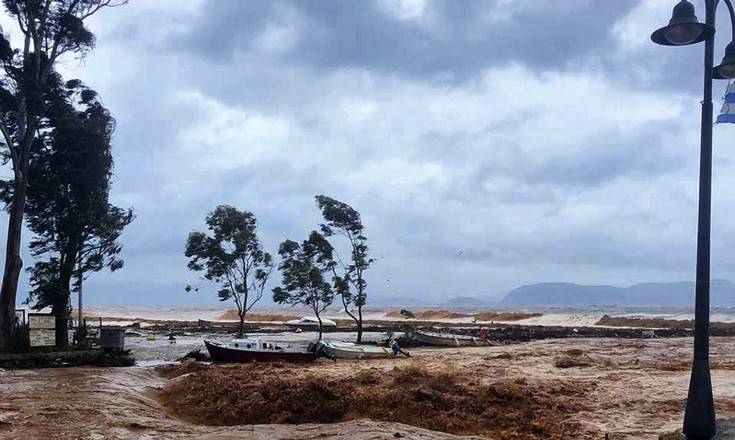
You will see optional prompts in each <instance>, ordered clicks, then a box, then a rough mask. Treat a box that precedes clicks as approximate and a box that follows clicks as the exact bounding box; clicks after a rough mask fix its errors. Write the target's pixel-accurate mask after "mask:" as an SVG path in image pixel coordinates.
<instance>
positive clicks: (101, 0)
mask: <svg viewBox="0 0 735 440" xmlns="http://www.w3.org/2000/svg"><path fill="white" fill-rule="evenodd" d="M126 2H127V0H3V5H4V6H5V10H6V12H7V13H8V14H9V15H10V16H11V17H12V18H13V19H15V21H16V22H17V23H18V27H19V28H20V31H21V33H22V34H23V36H24V38H23V41H22V43H21V45H20V47H19V48H16V49H13V48H12V46H11V44H10V42H9V41H8V40H7V39H5V38H4V37H2V38H0V64H2V68H3V73H2V75H0V76H1V78H0V134H1V135H2V140H3V143H4V145H3V147H4V148H5V150H6V153H7V156H8V157H9V161H10V162H11V164H12V168H13V188H12V194H11V197H12V199H11V201H10V205H9V206H8V211H9V216H8V217H9V218H8V237H7V246H6V249H5V267H4V272H3V281H2V286H0V351H3V350H4V348H5V347H7V346H8V345H9V343H10V340H11V337H12V333H13V323H14V318H15V312H14V310H15V299H16V294H17V290H18V279H19V276H20V271H21V268H22V267H23V261H22V260H21V258H20V247H21V232H22V228H23V214H24V212H25V204H26V198H27V195H28V186H29V184H30V176H29V166H30V162H31V158H32V156H33V154H32V153H33V149H34V148H35V147H37V146H39V145H40V143H39V142H37V138H38V134H39V130H40V125H41V121H42V119H43V117H44V116H45V108H44V99H43V95H44V93H45V92H46V91H47V89H48V79H49V76H50V75H51V72H52V71H53V69H54V65H55V63H56V61H58V60H59V58H60V57H62V56H64V55H65V54H70V53H73V54H76V55H78V56H84V55H85V54H86V53H87V52H88V51H90V50H91V49H92V48H93V47H94V42H95V38H94V34H93V33H92V32H90V31H89V30H88V29H86V28H85V27H84V20H85V19H87V18H88V17H90V16H91V15H93V14H95V13H96V12H97V11H99V10H100V9H102V8H104V7H107V6H117V5H120V4H124V3H126Z"/></svg>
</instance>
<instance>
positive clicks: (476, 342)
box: [414, 332, 490, 347]
mask: <svg viewBox="0 0 735 440" xmlns="http://www.w3.org/2000/svg"><path fill="white" fill-rule="evenodd" d="M414 337H415V338H416V340H418V341H419V342H423V343H424V344H429V345H439V346H443V347H479V346H486V345H490V343H489V342H488V341H487V340H486V339H481V338H475V337H472V336H463V335H462V336H460V335H440V334H429V333H424V332H416V334H415V336H414Z"/></svg>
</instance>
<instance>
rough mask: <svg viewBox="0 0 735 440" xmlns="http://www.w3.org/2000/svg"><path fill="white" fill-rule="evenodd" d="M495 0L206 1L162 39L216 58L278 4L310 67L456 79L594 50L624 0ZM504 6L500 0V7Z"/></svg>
mask: <svg viewBox="0 0 735 440" xmlns="http://www.w3.org/2000/svg"><path fill="white" fill-rule="evenodd" d="M498 3H499V2H497V1H492V0H487V1H474V2H464V1H451V0H443V1H442V0H437V1H432V2H428V4H427V8H428V11H426V15H427V16H430V17H432V18H433V19H434V20H435V22H434V21H432V25H431V26H422V25H420V24H417V23H415V22H411V21H400V20H397V19H395V18H394V17H390V16H388V15H387V14H386V13H385V12H384V11H381V10H380V9H379V8H378V7H377V6H376V3H375V2H369V1H345V2H298V1H272V2H268V3H266V4H263V3H253V2H240V1H233V0H209V1H208V2H207V3H206V5H205V7H204V9H203V10H204V11H206V13H203V14H201V15H200V17H199V20H198V21H197V22H196V23H194V24H193V25H192V27H191V28H190V29H189V30H188V32H186V34H184V35H177V36H176V37H175V39H174V40H172V41H171V46H172V47H175V48H176V49H178V50H180V51H184V52H194V53H198V54H200V55H202V56H204V57H205V58H209V59H211V60H216V61H220V62H227V61H232V60H233V59H234V57H235V54H236V53H237V52H238V51H243V52H249V51H251V50H252V41H253V39H254V37H255V36H256V35H258V34H259V33H260V32H262V31H263V30H264V29H265V28H266V26H267V25H268V24H269V23H272V22H274V21H275V22H278V21H279V20H280V21H283V19H282V17H281V16H282V15H283V14H285V12H284V11H289V13H295V14H297V15H298V16H299V17H302V18H303V20H304V25H303V26H302V27H301V28H300V29H299V36H298V42H297V44H296V45H294V46H293V47H292V48H291V49H290V50H289V51H288V52H287V53H285V54H283V55H281V56H282V57H283V59H284V60H289V61H290V62H293V61H297V62H299V63H302V64H305V65H307V66H310V67H311V68H315V69H318V70H323V69H334V68H340V67H360V68H366V69H378V70H382V71H385V72H389V73H394V74H403V75H409V76H411V77H417V78H431V79H435V78H438V79H443V80H450V81H455V80H464V79H468V78H471V77H472V75H473V74H475V73H477V72H478V71H480V70H482V69H485V68H487V67H488V66H496V65H502V64H506V63H508V62H521V63H524V64H528V65H531V66H533V67H534V68H535V69H541V70H543V69H560V68H564V67H566V66H567V65H568V64H569V63H571V62H573V61H575V60H577V59H579V58H580V57H583V56H584V55H585V54H589V53H594V52H595V51H596V50H599V46H600V44H601V43H602V42H604V41H606V40H607V39H608V38H609V31H610V29H611V28H612V26H613V25H614V24H615V23H616V21H617V20H618V19H620V18H621V17H623V16H624V15H625V14H626V13H627V12H628V11H629V10H630V9H631V7H632V6H633V5H634V4H635V2H634V1H633V0H624V1H614V2H599V1H588V0H576V1H571V2H533V4H532V5H530V4H529V5H528V6H523V7H521V8H520V10H519V11H517V12H514V13H513V14H511V16H510V19H507V20H506V19H497V20H491V19H489V18H488V17H489V16H490V15H491V14H492V13H493V12H494V11H496V10H497V9H499V8H501V6H500V5H499V4H498ZM505 7H508V6H505Z"/></svg>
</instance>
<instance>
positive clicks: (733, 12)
mask: <svg viewBox="0 0 735 440" xmlns="http://www.w3.org/2000/svg"><path fill="white" fill-rule="evenodd" d="M722 1H724V2H725V5H727V11H728V12H729V13H730V29H732V40H733V41H735V6H733V3H732V0H722ZM705 3H706V4H707V9H708V10H711V11H712V17H713V20H714V17H715V16H716V15H717V6H719V4H720V0H707V1H706V2H705ZM709 24H711V25H712V26H714V25H715V24H714V23H709Z"/></svg>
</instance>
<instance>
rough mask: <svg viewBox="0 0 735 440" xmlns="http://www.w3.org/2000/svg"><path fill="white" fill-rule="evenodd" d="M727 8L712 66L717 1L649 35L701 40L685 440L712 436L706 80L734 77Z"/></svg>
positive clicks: (685, 5)
mask: <svg viewBox="0 0 735 440" xmlns="http://www.w3.org/2000/svg"><path fill="white" fill-rule="evenodd" d="M722 1H724V2H725V4H726V5H727V8H728V10H729V12H730V21H731V22H732V31H733V42H731V43H730V44H728V45H727V49H726V50H725V58H724V59H723V60H722V63H721V64H720V65H719V66H717V67H714V48H715V16H716V12H717V6H718V5H719V3H720V0H705V5H706V19H705V23H700V22H699V21H698V20H697V16H696V15H695V13H694V5H693V4H691V3H690V2H688V1H687V0H681V1H680V2H679V3H678V4H677V5H676V6H674V12H673V14H672V17H671V21H670V22H669V25H668V26H664V27H662V28H661V29H659V30H657V31H656V32H654V33H653V34H652V35H651V40H653V42H654V43H657V44H661V45H664V46H686V45H689V44H695V43H700V42H702V41H704V99H703V100H702V146H701V151H700V158H699V227H698V231H697V285H696V293H695V296H696V299H695V309H694V361H693V363H692V375H691V378H690V380H689V394H688V396H687V404H686V412H685V413H684V434H685V435H686V436H687V439H689V440H703V439H707V440H709V439H711V438H712V437H714V435H715V433H716V431H715V407H714V401H713V399H712V381H711V379H710V371H709V285H710V216H711V202H712V122H713V121H712V79H713V78H716V79H730V78H735V8H733V3H732V0H722Z"/></svg>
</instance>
